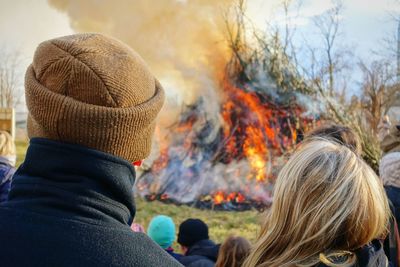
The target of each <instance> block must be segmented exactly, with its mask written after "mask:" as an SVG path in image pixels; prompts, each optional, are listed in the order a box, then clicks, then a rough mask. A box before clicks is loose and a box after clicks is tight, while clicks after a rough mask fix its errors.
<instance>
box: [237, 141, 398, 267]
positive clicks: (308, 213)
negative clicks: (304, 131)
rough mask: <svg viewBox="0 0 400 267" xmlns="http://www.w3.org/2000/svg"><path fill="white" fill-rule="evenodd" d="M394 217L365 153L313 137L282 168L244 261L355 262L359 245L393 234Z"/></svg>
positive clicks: (283, 263)
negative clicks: (390, 230) (390, 228)
mask: <svg viewBox="0 0 400 267" xmlns="http://www.w3.org/2000/svg"><path fill="white" fill-rule="evenodd" d="M389 216H390V211H389V204H388V200H387V198H386V195H385V191H384V189H383V186H382V184H381V182H380V181H379V179H378V177H377V176H376V174H375V173H374V171H373V170H372V169H371V168H370V167H369V166H368V165H367V164H366V163H365V162H364V161H363V160H362V159H361V158H360V157H359V156H357V155H356V154H355V153H354V152H353V151H352V150H350V149H349V148H348V147H346V146H344V145H340V144H338V143H335V142H332V141H328V140H322V139H317V140H309V141H308V142H305V143H302V144H300V146H299V147H298V149H297V151H295V153H294V154H293V155H292V156H291V157H290V159H289V160H288V162H287V163H286V164H285V166H284V167H283V168H282V170H281V171H280V173H279V175H278V178H277V180H276V184H275V188H274V202H273V204H272V206H271V210H270V212H269V213H268V215H267V218H266V221H265V223H264V225H263V226H262V229H261V232H260V235H259V236H258V240H257V242H256V244H255V246H254V248H253V249H252V251H251V253H250V256H249V257H248V259H247V260H246V262H245V264H244V266H247V267H250V266H271V267H277V266H292V265H293V266H316V265H318V264H319V263H324V264H326V265H328V266H353V264H355V263H356V262H357V255H356V253H355V251H356V250H357V249H359V248H361V247H363V246H364V245H367V244H368V243H369V242H371V241H372V240H374V239H377V238H381V237H383V236H384V235H385V234H386V233H387V225H388V219H389ZM383 257H385V255H384V254H383ZM385 259H386V257H385ZM336 260H339V262H340V263H337V262H336ZM335 264H338V265H335Z"/></svg>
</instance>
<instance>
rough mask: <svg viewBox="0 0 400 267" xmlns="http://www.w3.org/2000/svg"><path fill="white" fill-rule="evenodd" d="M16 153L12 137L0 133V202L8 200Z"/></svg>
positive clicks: (6, 133)
mask: <svg viewBox="0 0 400 267" xmlns="http://www.w3.org/2000/svg"><path fill="white" fill-rule="evenodd" d="M15 161H16V151H15V144H14V140H13V138H12V136H11V135H10V134H9V133H8V132H6V131H0V202H4V201H6V200H7V198H8V192H10V188H11V181H12V177H13V175H14V173H15Z"/></svg>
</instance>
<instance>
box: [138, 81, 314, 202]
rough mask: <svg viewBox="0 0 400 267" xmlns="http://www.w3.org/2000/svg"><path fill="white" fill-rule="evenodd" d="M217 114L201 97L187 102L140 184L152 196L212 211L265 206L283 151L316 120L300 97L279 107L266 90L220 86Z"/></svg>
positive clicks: (282, 160) (296, 140) (142, 192)
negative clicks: (306, 112) (220, 93)
mask: <svg viewBox="0 0 400 267" xmlns="http://www.w3.org/2000/svg"><path fill="white" fill-rule="evenodd" d="M222 89H223V98H222V99H223V101H221V103H220V110H221V111H220V114H217V116H213V115H214V114H211V115H210V114H209V113H208V112H207V105H206V100H205V99H202V98H200V99H199V100H198V101H197V102H196V103H195V104H194V105H191V106H187V107H186V109H185V110H184V111H183V112H182V113H181V115H180V119H179V121H178V122H177V123H176V124H175V125H172V126H171V127H170V128H169V129H168V132H169V134H168V135H167V136H164V137H163V138H160V140H161V141H160V150H161V151H160V154H159V157H158V158H157V159H156V160H155V161H154V162H153V164H152V166H151V167H150V168H149V169H147V170H145V171H144V172H143V173H142V174H141V177H140V178H139V182H138V185H137V190H138V193H139V194H140V195H141V196H143V197H145V198H146V199H147V200H159V201H163V202H166V203H174V204H187V205H192V206H194V207H198V208H207V209H215V210H248V209H251V208H256V209H258V210H262V209H264V208H265V207H268V206H269V205H270V204H271V201H272V196H271V193H272V188H273V183H274V180H275V178H276V175H277V172H278V170H279V167H280V166H281V165H282V164H283V163H284V161H285V153H286V152H287V151H290V150H291V149H292V148H293V147H294V146H295V144H296V143H297V142H298V141H299V140H301V138H302V134H303V132H304V131H305V130H306V129H307V128H308V127H310V126H311V125H312V123H313V118H308V117H307V116H304V108H302V107H301V106H300V105H298V104H297V103H296V102H295V101H293V102H289V104H285V105H279V104H277V103H273V102H272V101H270V98H269V97H268V95H266V94H263V93H260V92H257V91H254V90H253V91H252V90H250V89H251V88H245V87H244V88H238V87H235V86H233V85H232V84H231V83H229V82H228V81H225V82H224V83H223V84H222Z"/></svg>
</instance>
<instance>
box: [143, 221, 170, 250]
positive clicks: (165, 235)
mask: <svg viewBox="0 0 400 267" xmlns="http://www.w3.org/2000/svg"><path fill="white" fill-rule="evenodd" d="M147 234H148V235H149V237H150V238H151V239H152V240H153V241H154V242H156V243H157V244H158V245H160V246H161V247H162V248H163V249H166V248H169V247H170V246H171V245H172V243H173V242H174V240H175V224H174V221H173V220H172V219H171V218H170V217H168V216H164V215H158V216H156V217H154V218H153V219H152V220H151V221H150V224H149V227H148V229H147Z"/></svg>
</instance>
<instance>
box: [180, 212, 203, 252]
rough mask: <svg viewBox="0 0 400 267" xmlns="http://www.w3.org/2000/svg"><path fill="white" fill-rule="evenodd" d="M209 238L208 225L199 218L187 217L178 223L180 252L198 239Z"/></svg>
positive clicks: (185, 250)
mask: <svg viewBox="0 0 400 267" xmlns="http://www.w3.org/2000/svg"><path fill="white" fill-rule="evenodd" d="M205 239H209V236H208V226H207V224H206V223H205V222H203V221H202V220H200V219H192V218H191V219H187V220H185V221H184V222H182V223H181V224H180V225H179V233H178V243H179V245H181V248H182V252H183V254H185V253H186V252H187V250H188V249H189V248H190V247H191V246H193V245H194V244H196V243H197V242H199V241H202V240H205Z"/></svg>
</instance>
